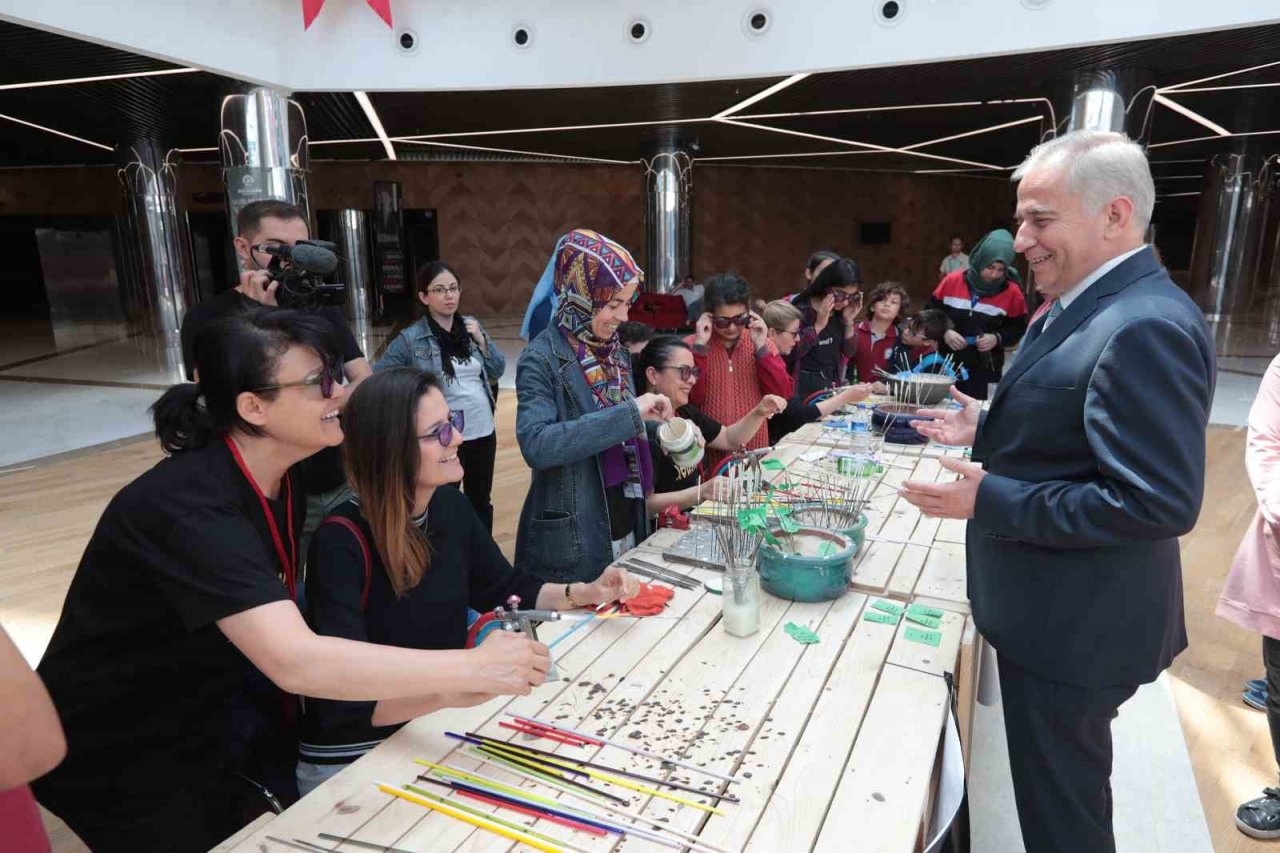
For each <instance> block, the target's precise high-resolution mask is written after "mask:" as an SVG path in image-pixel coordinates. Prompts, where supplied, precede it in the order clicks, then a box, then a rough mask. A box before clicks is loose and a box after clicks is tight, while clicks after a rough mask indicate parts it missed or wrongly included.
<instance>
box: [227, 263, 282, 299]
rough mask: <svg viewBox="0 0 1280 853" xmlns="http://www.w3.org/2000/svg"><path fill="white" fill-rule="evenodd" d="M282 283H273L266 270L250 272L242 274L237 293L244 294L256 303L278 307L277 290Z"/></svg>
mask: <svg viewBox="0 0 1280 853" xmlns="http://www.w3.org/2000/svg"><path fill="white" fill-rule="evenodd" d="M279 287H280V282H278V281H272V280H271V275H270V274H269V273H268V272H267V271H266V270H248V271H246V272H242V273H240V284H238V285H236V293H241V294H244V295H245V296H247V297H249V298H250V299H252V300H253V301H254V302H260V303H262V304H263V305H271V306H278V305H279V304H280V303H278V302H276V289H277V288H279Z"/></svg>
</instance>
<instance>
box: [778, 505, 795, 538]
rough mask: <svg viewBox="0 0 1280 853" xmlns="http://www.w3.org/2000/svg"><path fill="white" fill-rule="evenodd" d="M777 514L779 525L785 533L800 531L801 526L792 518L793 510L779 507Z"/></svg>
mask: <svg viewBox="0 0 1280 853" xmlns="http://www.w3.org/2000/svg"><path fill="white" fill-rule="evenodd" d="M776 514H777V516H778V525H779V526H780V527H781V528H782V531H783V532H784V533H795V532H796V531H797V530H799V529H800V525H799V524H798V523H797V522H796V520H795V519H794V518H792V517H791V510H789V509H787V508H786V507H779V508H778V512H777V513H776Z"/></svg>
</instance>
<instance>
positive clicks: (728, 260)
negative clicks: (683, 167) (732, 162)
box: [693, 164, 1014, 300]
mask: <svg viewBox="0 0 1280 853" xmlns="http://www.w3.org/2000/svg"><path fill="white" fill-rule="evenodd" d="M693 203H694V220H693V223H694V225H693V228H694V233H693V242H694V252H693V258H694V260H693V263H694V271H695V274H696V275H697V276H698V277H699V278H703V277H705V276H707V275H710V274H712V273H716V272H724V271H728V270H733V271H736V272H738V273H739V274H741V275H742V276H743V277H745V278H746V279H747V281H749V282H750V283H751V285H752V290H753V291H754V292H755V294H756V295H758V296H760V297H762V298H765V299H771V298H776V297H779V296H782V295H784V294H786V293H792V292H794V291H796V290H798V289H799V288H800V287H801V286H802V284H803V282H804V275H803V272H804V263H805V261H806V260H807V259H808V257H809V255H810V254H811V253H812V252H814V251H815V250H817V249H830V250H833V251H836V252H839V253H841V254H842V255H846V256H848V257H851V258H853V259H854V260H856V261H857V262H858V264H859V265H860V266H861V267H862V274H863V279H864V281H865V282H866V283H867V284H868V285H874V284H876V283H878V282H881V281H886V280H894V281H897V282H899V283H900V284H902V285H904V286H906V287H907V289H908V291H909V292H910V293H911V294H912V297H913V299H916V300H921V299H923V298H925V297H927V295H928V294H929V293H930V292H931V291H932V289H933V286H934V285H935V284H937V272H936V271H937V268H938V264H939V262H940V261H941V260H942V256H943V255H945V254H946V253H947V251H948V240H949V239H950V237H951V235H952V234H953V233H959V234H961V235H962V236H964V238H965V241H966V245H971V244H972V243H973V242H974V241H975V240H976V239H977V238H978V237H980V236H981V235H982V234H984V233H986V232H987V231H988V230H990V229H991V228H997V227H1009V222H1010V221H1011V219H1012V215H1013V206H1014V202H1013V192H1012V189H1011V188H1010V186H1009V185H1008V184H1007V183H1005V182H1004V181H990V180H979V179H973V178H957V177H949V176H942V175H910V174H873V173H868V172H838V171H822V170H818V169H770V168H736V167H731V168H723V167H717V166H711V165H709V164H708V165H704V166H703V167H701V168H699V167H698V166H696V165H695V166H694V191H693ZM883 221H887V222H890V223H891V224H892V237H891V242H890V243H889V244H888V245H883V246H862V245H859V244H858V226H859V224H860V223H862V222H883Z"/></svg>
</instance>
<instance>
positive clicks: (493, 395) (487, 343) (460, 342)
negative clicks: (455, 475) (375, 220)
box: [373, 261, 507, 531]
mask: <svg viewBox="0 0 1280 853" xmlns="http://www.w3.org/2000/svg"><path fill="white" fill-rule="evenodd" d="M417 297H418V303H419V304H418V307H419V310H420V311H421V312H422V316H421V317H420V318H419V319H418V321H417V322H416V323H414V324H413V325H411V326H409V327H408V328H407V329H405V330H404V331H402V332H401V333H400V334H399V335H397V336H396V339H395V340H394V341H392V342H391V343H390V345H388V346H387V351H386V354H384V355H383V356H382V358H381V359H379V360H378V363H377V364H375V365H374V368H373V369H374V370H382V369H385V368H388V367H403V366H413V367H416V368H418V369H419V370H429V371H430V372H432V373H434V374H435V375H436V376H438V377H441V379H442V380H443V384H442V386H441V390H442V391H443V392H444V396H445V399H446V400H447V401H448V402H449V408H450V409H457V410H459V411H461V412H463V414H464V417H465V418H466V421H467V440H466V443H464V444H463V445H462V447H460V448H459V449H458V456H459V458H460V459H461V460H462V467H463V468H465V469H466V472H467V474H466V477H464V478H463V481H462V490H463V492H465V493H466V495H467V499H468V500H470V501H471V505H472V506H473V507H475V509H476V514H477V515H479V516H480V520H481V521H482V522H483V523H484V526H485V529H486V530H489V531H492V530H493V501H492V494H493V463H494V459H495V458H496V456H497V452H498V436H497V433H496V431H495V426H494V419H493V415H494V411H495V410H496V408H497V388H498V379H499V378H501V376H502V374H503V372H505V371H506V369H507V359H506V356H504V355H503V354H502V350H500V349H498V347H497V345H496V344H495V343H494V342H493V341H492V340H490V339H489V336H488V335H487V334H485V331H484V326H482V325H481V324H480V321H479V320H477V319H476V318H475V317H471V316H468V315H465V314H459V313H458V303H459V302H460V301H461V299H462V283H461V281H460V280H459V278H458V274H457V273H456V272H454V269H453V267H451V266H449V265H448V264H447V263H445V262H444V261H432V262H430V263H428V264H425V265H423V267H422V268H421V269H419V270H418V275H417Z"/></svg>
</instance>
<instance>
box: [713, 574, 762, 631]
mask: <svg viewBox="0 0 1280 853" xmlns="http://www.w3.org/2000/svg"><path fill="white" fill-rule="evenodd" d="M721 608H722V610H721V617H722V620H721V621H723V622H724V629H725V630H726V631H728V632H729V634H731V635H732V636H734V637H750V636H751V635H752V634H754V633H755V632H756V631H759V630H760V575H759V573H758V572H757V571H756V567H755V563H754V562H751V563H741V564H740V563H732V562H731V563H729V565H728V566H726V567H725V572H724V590H723V593H722V596H721Z"/></svg>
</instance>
